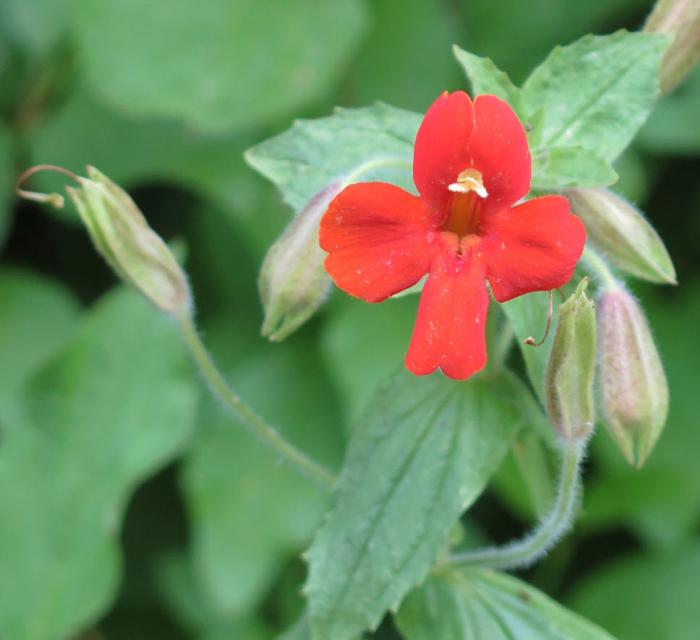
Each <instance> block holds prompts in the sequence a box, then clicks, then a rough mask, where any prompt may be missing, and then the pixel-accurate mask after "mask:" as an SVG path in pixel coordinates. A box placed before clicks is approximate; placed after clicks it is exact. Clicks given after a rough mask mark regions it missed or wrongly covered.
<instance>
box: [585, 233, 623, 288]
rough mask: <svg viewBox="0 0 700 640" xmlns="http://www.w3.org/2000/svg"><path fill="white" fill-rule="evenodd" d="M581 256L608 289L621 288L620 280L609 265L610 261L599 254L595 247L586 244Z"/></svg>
mask: <svg viewBox="0 0 700 640" xmlns="http://www.w3.org/2000/svg"><path fill="white" fill-rule="evenodd" d="M581 257H582V259H583V261H584V262H585V263H586V265H588V268H589V270H590V271H591V272H593V273H595V274H596V275H597V276H598V278H599V279H600V281H601V282H602V283H603V284H604V285H605V286H606V287H607V288H608V289H619V288H620V281H619V280H618V279H617V278H616V277H615V275H614V274H613V272H612V271H611V269H610V267H609V266H608V263H607V262H606V261H605V260H604V259H603V258H602V257H601V256H600V255H599V254H598V252H597V251H596V250H595V249H592V248H591V247H590V246H589V245H588V244H586V246H585V248H584V249H583V255H582V256H581Z"/></svg>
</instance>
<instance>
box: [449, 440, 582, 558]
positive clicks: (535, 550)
mask: <svg viewBox="0 0 700 640" xmlns="http://www.w3.org/2000/svg"><path fill="white" fill-rule="evenodd" d="M585 452H586V441H585V440H566V441H563V449H562V468H561V476H560V478H559V487H558V490H557V495H556V498H555V499H554V504H553V505H552V508H551V509H550V511H549V513H548V514H547V515H546V516H545V517H544V518H543V519H542V521H541V522H540V523H539V524H538V525H537V526H536V527H535V529H534V530H533V531H532V532H531V533H530V534H528V535H527V536H525V537H524V538H522V539H521V540H516V541H515V542H511V543H509V544H507V545H504V546H498V547H496V546H494V547H486V548H485V549H476V550H473V551H465V552H462V553H455V554H452V555H451V556H450V557H449V558H448V561H449V562H450V563H451V564H456V565H468V566H477V567H485V568H486V567H488V568H491V569H517V568H521V567H527V566H529V565H531V564H533V563H534V562H536V561H537V560H539V559H540V558H541V557H542V556H544V555H545V554H546V553H547V552H548V551H549V550H550V549H551V548H552V547H553V546H554V545H555V544H556V543H557V542H558V541H559V539H560V538H561V537H562V536H563V535H564V534H565V533H566V532H567V531H568V530H569V529H570V528H571V526H572V524H573V519H574V515H575V510H576V506H577V503H578V497H579V492H580V485H581V475H580V471H581V461H582V460H583V457H584V455H585Z"/></svg>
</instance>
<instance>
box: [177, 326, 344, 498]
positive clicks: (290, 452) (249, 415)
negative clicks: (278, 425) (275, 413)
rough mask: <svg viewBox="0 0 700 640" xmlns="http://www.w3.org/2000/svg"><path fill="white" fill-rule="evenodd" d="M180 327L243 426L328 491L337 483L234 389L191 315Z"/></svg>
mask: <svg viewBox="0 0 700 640" xmlns="http://www.w3.org/2000/svg"><path fill="white" fill-rule="evenodd" d="M178 326H179V328H180V332H181V334H182V337H183V339H184V341H185V344H186V345H187V348H188V349H189V351H190V354H191V355H192V358H193V359H194V361H195V363H196V364H197V367H198V368H199V371H200V373H201V374H202V376H203V378H204V379H205V380H206V381H207V383H208V384H209V387H210V388H211V390H212V391H213V392H214V394H215V395H217V396H218V397H219V398H220V399H221V400H222V401H223V403H224V404H225V405H226V406H227V407H228V408H229V409H230V411H231V412H232V413H233V415H234V416H236V418H238V419H239V420H240V421H241V424H243V425H244V426H245V427H246V428H247V429H248V430H249V431H251V432H252V433H253V434H255V435H256V436H258V437H259V438H260V440H262V442H263V443H264V444H266V445H267V446H268V447H270V449H272V450H273V451H275V452H276V453H278V454H279V455H281V456H282V457H283V458H284V459H285V460H287V461H288V462H291V463H292V465H293V466H294V467H295V468H296V469H297V471H299V472H300V473H302V474H304V475H306V476H309V477H311V478H312V479H314V480H315V481H316V482H318V483H319V484H320V485H323V486H324V487H326V488H330V487H332V486H333V484H334V483H335V477H334V475H333V474H332V473H331V472H330V471H328V469H326V468H325V467H324V466H322V465H321V464H319V463H318V462H316V461H314V460H312V459H311V458H310V457H309V456H307V455H306V454H305V453H304V452H303V451H300V450H299V449H297V448H296V447H295V446H294V445H293V444H292V443H291V442H289V441H287V440H285V438H284V437H283V436H282V435H281V434H280V433H279V432H278V431H277V430H276V429H275V428H274V427H272V426H271V425H269V424H268V423H267V422H265V420H264V419H263V418H261V417H260V416H259V415H258V414H257V413H255V411H253V410H252V409H251V408H250V407H249V406H248V405H247V404H246V403H245V402H243V400H241V398H239V397H238V395H236V394H235V393H234V392H233V391H232V390H231V388H230V387H229V386H228V383H227V382H226V380H225V379H224V377H223V375H222V374H221V372H220V371H219V369H218V368H217V366H216V364H214V361H213V360H212V358H211V356H210V355H209V352H208V351H207V349H206V347H205V346H204V344H203V343H202V340H201V338H200V337H199V334H198V333H197V329H196V327H195V325H194V322H193V320H192V318H191V316H190V315H189V314H180V315H179V316H178Z"/></svg>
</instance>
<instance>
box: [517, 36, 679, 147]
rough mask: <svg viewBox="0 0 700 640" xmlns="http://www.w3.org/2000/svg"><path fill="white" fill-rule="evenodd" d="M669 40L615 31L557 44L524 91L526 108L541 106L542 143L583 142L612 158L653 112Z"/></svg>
mask: <svg viewBox="0 0 700 640" xmlns="http://www.w3.org/2000/svg"><path fill="white" fill-rule="evenodd" d="M668 43H669V41H668V39H667V38H666V37H663V36H658V35H651V34H644V33H629V32H627V31H618V32H617V33H615V34H613V35H611V36H585V37H584V38H581V40H578V41H577V42H575V43H574V44H572V45H569V46H567V47H557V48H555V49H554V51H553V52H552V53H551V54H550V55H549V56H548V57H547V59H546V60H545V61H544V62H543V63H542V64H541V65H540V66H539V67H537V69H535V70H534V71H533V72H532V74H531V75H530V77H529V78H528V79H527V81H526V82H525V84H524V85H523V91H522V98H523V102H524V104H525V109H526V111H527V112H528V113H531V114H532V113H535V112H536V111H539V110H540V109H543V110H544V119H543V122H542V125H541V131H539V132H538V140H539V141H540V144H542V145H545V146H548V147H555V146H567V147H569V146H581V147H583V148H584V149H589V150H591V151H594V152H595V153H597V154H598V155H600V157H601V158H603V159H605V160H608V161H612V160H614V159H615V158H616V157H617V156H618V155H620V153H621V152H622V151H623V150H624V148H625V147H626V146H627V145H628V144H629V142H630V140H631V139H632V137H633V136H634V134H635V133H636V132H637V130H638V129H639V127H641V126H642V124H644V121H645V120H646V118H647V116H648V115H649V113H650V112H651V109H652V107H653V105H654V101H655V100H656V98H657V96H658V93H659V88H658V70H659V65H660V64H661V59H662V57H663V54H664V51H665V50H666V47H667V46H668Z"/></svg>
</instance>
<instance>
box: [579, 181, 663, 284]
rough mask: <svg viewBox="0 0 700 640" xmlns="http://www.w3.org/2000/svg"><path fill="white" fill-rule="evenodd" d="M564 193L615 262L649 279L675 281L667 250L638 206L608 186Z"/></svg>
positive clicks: (590, 235)
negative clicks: (610, 189) (634, 205)
mask: <svg viewBox="0 0 700 640" xmlns="http://www.w3.org/2000/svg"><path fill="white" fill-rule="evenodd" d="M565 195H566V197H567V198H568V199H569V201H570V202H571V209H572V211H573V212H574V213H575V214H576V215H577V216H579V217H580V218H581V220H583V223H584V224H585V225H586V231H587V232H588V238H589V240H591V242H592V243H593V244H594V245H595V246H596V247H598V248H599V249H601V250H602V251H603V252H604V253H605V254H606V256H607V257H608V258H609V259H610V260H611V261H612V262H613V263H614V264H615V265H616V266H618V267H619V268H620V269H622V270H623V271H625V272H626V273H628V274H630V275H632V276H635V277H637V278H641V279H643V280H648V281H649V282H657V283H660V284H676V270H675V269H674V267H673V262H672V261H671V257H670V256H669V255H668V251H666V247H665V246H664V243H663V241H662V240H661V238H660V237H659V235H658V234H657V233H656V231H654V229H653V227H652V226H651V225H650V224H649V223H648V222H647V220H646V218H645V217H644V215H643V214H642V213H641V212H640V211H639V210H637V209H636V208H635V207H633V206H632V205H631V204H630V203H629V202H627V201H626V200H624V199H623V198H622V197H620V196H619V195H617V194H615V193H613V192H612V191H609V190H608V189H602V188H595V189H568V190H567V191H565Z"/></svg>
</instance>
